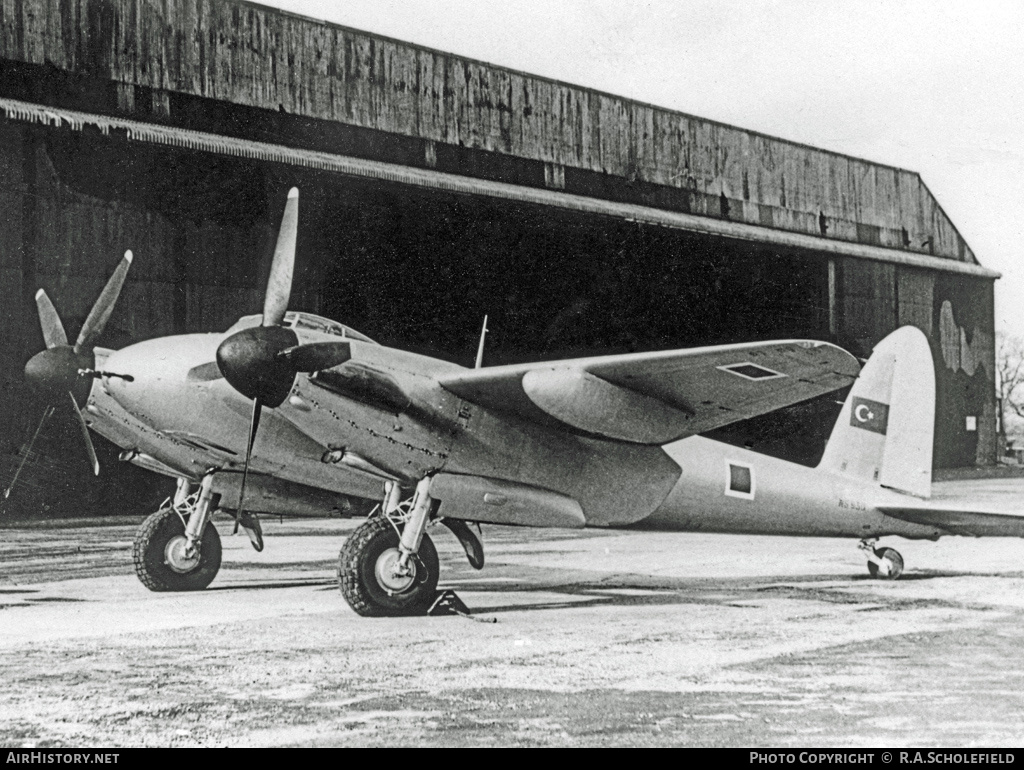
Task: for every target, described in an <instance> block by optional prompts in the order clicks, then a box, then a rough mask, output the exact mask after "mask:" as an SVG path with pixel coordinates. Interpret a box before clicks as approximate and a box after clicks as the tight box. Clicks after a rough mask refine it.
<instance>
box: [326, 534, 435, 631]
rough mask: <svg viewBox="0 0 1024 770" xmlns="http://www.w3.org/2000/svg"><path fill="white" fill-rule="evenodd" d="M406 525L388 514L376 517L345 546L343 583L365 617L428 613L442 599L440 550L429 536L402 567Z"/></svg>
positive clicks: (349, 599) (353, 604) (341, 561)
mask: <svg viewBox="0 0 1024 770" xmlns="http://www.w3.org/2000/svg"><path fill="white" fill-rule="evenodd" d="M396 526H397V527H398V529H396ZM401 527H402V525H401V524H398V525H396V524H394V523H392V521H391V520H390V519H389V518H388V517H387V516H374V517H372V518H370V519H368V520H367V521H365V522H364V523H363V524H361V525H360V526H359V527H358V528H357V529H356V530H355V531H354V532H353V533H352V534H351V535H350V536H349V538H348V540H346V541H345V545H344V547H343V548H342V549H341V554H340V556H339V557H338V586H339V587H340V588H341V593H342V595H343V596H344V597H345V601H347V602H348V603H349V606H351V607H352V609H353V610H355V611H356V613H358V614H359V615H362V616H364V617H400V616H408V615H425V614H426V612H427V610H428V609H430V605H431V604H433V602H434V599H435V598H436V597H437V581H438V576H439V574H440V562H439V560H438V558H437V549H435V548H434V544H433V542H432V541H431V540H430V537H429V536H428V535H426V534H424V535H423V539H422V540H421V541H420V546H419V549H418V551H417V552H416V554H415V555H414V556H412V558H410V559H409V560H408V564H407V566H406V568H405V569H402V568H401V564H400V562H401V558H402V552H401V550H400V549H399V544H400V536H399V531H400V530H401Z"/></svg>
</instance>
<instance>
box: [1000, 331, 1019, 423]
mask: <svg viewBox="0 0 1024 770" xmlns="http://www.w3.org/2000/svg"><path fill="white" fill-rule="evenodd" d="M996 369H997V371H998V375H999V377H998V394H999V402H1000V404H1001V406H1002V411H1003V415H1002V416H1003V431H1004V432H1006V430H1007V424H1006V417H1007V416H1008V415H1015V416H1016V417H1018V418H1020V419H1021V420H1024V340H1022V339H1021V338H1020V337H1016V336H1013V335H1009V334H1004V333H1003V332H998V333H997V334H996Z"/></svg>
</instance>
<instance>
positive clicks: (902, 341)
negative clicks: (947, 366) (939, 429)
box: [818, 326, 935, 498]
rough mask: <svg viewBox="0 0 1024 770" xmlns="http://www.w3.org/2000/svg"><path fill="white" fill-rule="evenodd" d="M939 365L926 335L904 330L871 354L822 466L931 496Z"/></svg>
mask: <svg viewBox="0 0 1024 770" xmlns="http://www.w3.org/2000/svg"><path fill="white" fill-rule="evenodd" d="M934 431H935V365H934V363H933V362H932V353H931V348H930V347H929V346H928V338H927V337H926V336H925V335H924V333H923V332H922V331H921V330H920V329H918V328H916V327H913V326H904V327H901V328H899V329H897V330H896V331H894V332H893V333H892V334H890V335H889V336H887V337H886V338H885V339H883V340H882V341H881V342H879V343H878V345H876V346H875V349H874V350H873V351H872V353H871V357H870V358H869V359H868V362H867V363H866V364H865V365H864V368H863V369H862V370H861V373H860V376H859V377H858V378H857V381H856V382H855V383H854V385H853V389H852V390H851V391H850V395H849V396H848V397H847V399H846V403H844V404H843V409H842V411H841V412H840V413H839V419H838V420H837V421H836V425H835V427H834V428H833V429H832V435H831V436H830V437H829V440H828V445H827V446H826V447H825V454H824V455H823V456H822V458H821V463H820V464H819V465H818V468H819V469H820V470H828V471H832V472H835V473H839V474H842V475H845V476H851V477H854V478H858V479H861V480H864V481H872V482H874V483H876V484H880V485H881V486H884V487H889V488H891V489H895V490H898V491H900V492H906V493H909V494H912V495H916V496H918V497H924V498H927V497H930V496H931V486H932V444H933V435H934Z"/></svg>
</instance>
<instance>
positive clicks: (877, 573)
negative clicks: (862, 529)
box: [858, 540, 903, 580]
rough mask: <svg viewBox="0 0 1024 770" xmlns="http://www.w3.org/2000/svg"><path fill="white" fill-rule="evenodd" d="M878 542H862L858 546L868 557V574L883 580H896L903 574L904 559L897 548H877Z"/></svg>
mask: <svg viewBox="0 0 1024 770" xmlns="http://www.w3.org/2000/svg"><path fill="white" fill-rule="evenodd" d="M877 542H878V541H877V540H861V541H860V545H859V546H858V547H859V548H860V549H861V550H862V551H864V553H865V554H866V555H867V557H868V572H869V573H870V575H871V577H873V578H879V579H881V580H896V579H897V578H898V577H899V576H900V575H902V574H903V557H902V556H900V552H899V551H897V550H896V549H895V548H875V544H876V543H877Z"/></svg>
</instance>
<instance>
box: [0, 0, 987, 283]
mask: <svg viewBox="0 0 1024 770" xmlns="http://www.w3.org/2000/svg"><path fill="white" fill-rule="evenodd" d="M0 60H9V61H16V62H24V63H28V64H34V65H43V66H47V67H55V68H58V69H60V70H64V71H68V72H72V73H76V74H79V75H82V76H87V77H90V78H98V79H100V80H106V81H110V82H112V83H115V84H119V85H120V86H121V87H122V90H121V91H120V92H119V94H120V96H119V99H118V102H117V103H118V105H119V106H120V108H121V109H123V110H125V111H141V112H148V113H149V114H153V112H154V110H153V107H154V105H155V106H156V107H158V109H157V110H155V113H156V114H158V115H159V114H160V113H161V110H163V111H164V112H166V110H167V109H169V104H170V101H169V99H168V94H169V93H181V94H188V95H192V96H197V97H203V98H209V99H215V100H220V101H224V102H229V103H232V104H237V105H246V106H249V107H255V108H262V109H266V110H273V111H278V110H281V111H284V112H286V113H289V114H293V115H299V116H303V117H307V118H315V119H321V120H329V121H336V122H339V123H344V124H347V125H351V126H357V127H360V128H365V129H371V130H375V131H380V132H387V133H389V134H395V135H398V136H402V137H410V138H415V139H419V140H423V141H424V142H425V143H428V144H425V145H424V147H425V148H427V149H425V150H424V159H423V160H422V161H421V162H425V163H426V164H427V165H430V164H431V162H432V160H431V159H432V158H433V157H435V156H434V154H433V153H434V150H433V145H431V144H429V143H444V144H448V145H452V146H455V147H460V148H468V149H471V150H480V151H485V152H488V153H495V154H500V155H506V156H511V157H512V158H513V159H526V160H530V161H540V162H542V163H544V164H547V165H546V167H545V168H547V169H548V173H547V174H546V176H545V178H546V179H547V180H548V183H549V186H555V187H558V186H559V183H560V180H564V179H565V178H566V177H565V176H564V172H563V171H562V169H563V168H564V169H577V170H581V171H586V172H592V173H596V174H602V175H608V176H610V177H613V178H615V179H619V180H625V182H626V183H627V184H636V183H647V184H649V185H656V186H660V187H663V188H667V189H668V190H669V191H671V190H677V191H678V193H677V194H675V195H674V196H669V197H665V196H661V197H658V196H656V198H657V199H658V200H670V199H671V200H673V201H676V203H675V204H673V205H676V206H677V207H682V208H685V209H686V210H689V211H691V212H692V213H695V214H703V215H706V216H728V218H730V219H733V220H736V221H743V222H747V223H750V224H754V225H760V226H770V227H774V228H779V229H783V230H791V231H795V232H802V233H810V234H813V235H816V236H822V235H823V236H824V237H827V238H835V239H842V240H848V241H854V242H862V243H869V244H872V245H880V246H884V247H888V248H894V249H901V250H907V251H911V252H917V253H922V254H930V255H934V256H936V257H940V258H946V259H955V260H961V261H967V262H971V263H976V259H975V257H974V254H973V253H972V252H971V249H970V248H969V246H968V245H967V244H966V243H965V242H964V240H963V238H962V237H961V236H960V234H959V233H958V232H957V230H956V227H955V226H954V224H953V223H952V222H951V221H950V220H949V218H948V217H947V216H946V215H945V213H944V212H943V211H942V208H941V207H940V206H939V204H938V203H937V202H936V201H935V199H934V198H933V196H932V195H931V193H930V192H929V191H928V189H927V187H926V186H925V184H924V183H923V182H922V180H921V178H920V176H919V175H918V174H916V173H914V172H911V171H906V170H903V169H898V168H892V167H888V166H881V165H878V164H874V163H870V162H868V161H864V160H859V159H856V158H850V157H847V156H844V155H840V154H837V153H832V152H828V151H825V150H821V149H816V148H813V147H808V146H804V145H801V144H797V143H793V142H788V141H785V140H782V139H777V138H773V137H769V136H765V135H762V134H758V133H754V132H750V131H745V130H743V129H740V128H735V127H732V126H727V125H723V124H720V123H716V122H713V121H709V120H704V119H701V118H698V117H694V116H691V115H687V114H684V113H680V112H675V111H671V110H666V109H662V108H659V107H655V106H651V105H647V104H642V103H638V102H634V101H631V100H628V99H624V98H622V97H618V96H614V95H611V94H606V93H601V92H597V91H593V90H589V89H585V88H580V87H576V86H572V85H568V84H565V83H560V82H556V81H552V80H548V79H545V78H541V77H536V76H532V75H528V74H525V73H521V72H516V71H512V70H509V69H505V68H501V67H496V66H493V65H490V64H485V63H482V62H478V61H472V60H468V59H465V58H461V57H458V56H455V55H452V54H447V53H443V52H439V51H434V50H430V49H427V48H423V47H420V46H415V45H412V44H409V43H404V42H400V41H396V40H391V39H388V38H384V37H380V36H377V35H373V34H369V33H365V32H360V31H357V30H352V29H348V28H345V27H341V26H337V25H332V24H327V23H324V22H319V21H316V20H313V19H307V18H303V17H300V16H296V15H293V14H288V13H285V12H280V11H276V10H273V9H269V8H265V7H262V6H258V5H254V4H250V3H247V2H241V1H240V0H76V2H68V0H0ZM125 87H127V88H128V89H130V90H129V91H127V92H126V91H124V90H123V89H124V88H125ZM132 89H133V90H134V93H132ZM147 99H148V101H147ZM170 117H172V118H173V117H174V116H170ZM281 141H283V142H285V143H287V141H288V137H281ZM467 173H471V170H470V171H467ZM568 178H570V179H572V178H573V177H572V176H571V175H570V176H569V177H568ZM569 186H570V187H571V184H570V185H569ZM602 189H607V186H605V188H602ZM567 190H568V188H567ZM587 192H588V194H598V195H600V194H601V193H600V192H599V191H596V190H595V188H594V187H593V185H591V186H590V187H589V188H588V191H587ZM724 208H727V209H728V211H727V212H726V211H725V210H724Z"/></svg>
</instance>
